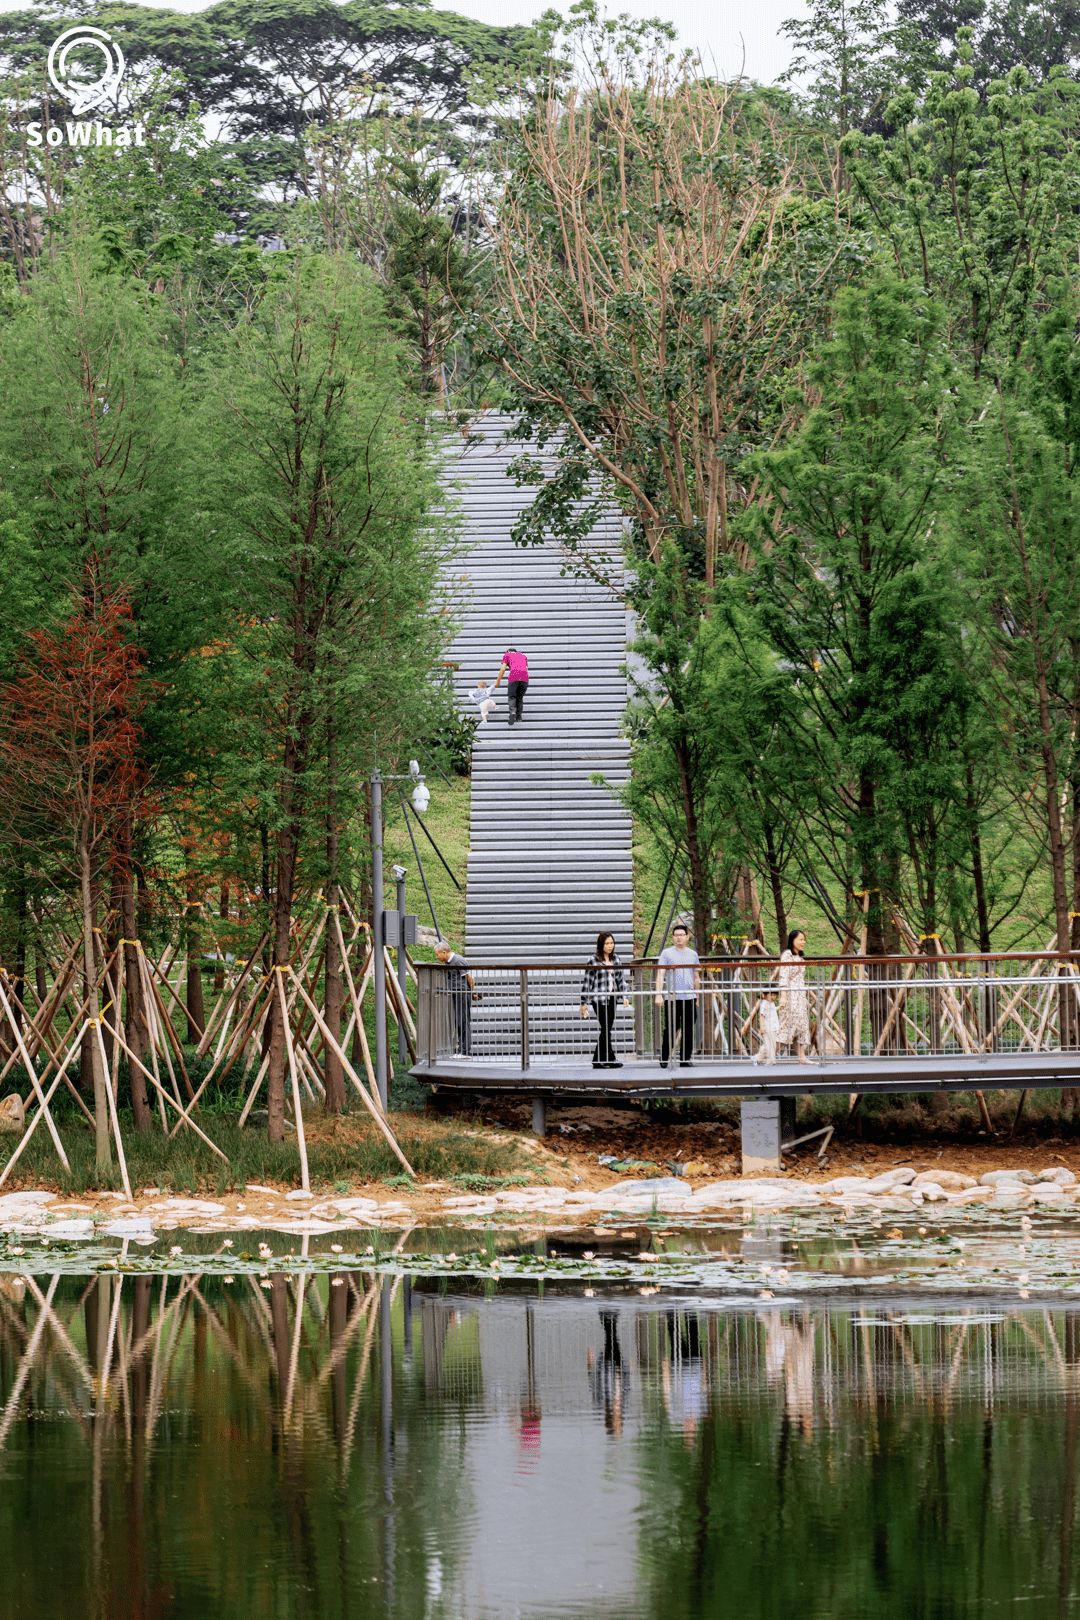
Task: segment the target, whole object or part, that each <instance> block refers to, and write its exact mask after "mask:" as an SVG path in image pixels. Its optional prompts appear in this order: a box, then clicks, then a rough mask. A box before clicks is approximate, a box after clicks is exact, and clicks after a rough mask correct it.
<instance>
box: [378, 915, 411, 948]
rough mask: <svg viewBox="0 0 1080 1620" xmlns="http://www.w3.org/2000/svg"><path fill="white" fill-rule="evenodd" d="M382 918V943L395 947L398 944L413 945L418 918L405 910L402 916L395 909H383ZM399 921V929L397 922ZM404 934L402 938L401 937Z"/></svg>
mask: <svg viewBox="0 0 1080 1620" xmlns="http://www.w3.org/2000/svg"><path fill="white" fill-rule="evenodd" d="M382 918H383V944H384V945H389V946H391V947H392V948H395V949H396V947H397V946H399V945H415V944H416V929H417V921H418V919H417V918H416V917H414V916H413V915H412V914H411V913H409V912H406V913H405V915H404V916H402V915H401V914H400V913H399V912H397V911H384V912H383V914H382ZM399 921H400V923H401V928H400V929H399V927H398V923H399ZM402 935H404V938H403V937H402Z"/></svg>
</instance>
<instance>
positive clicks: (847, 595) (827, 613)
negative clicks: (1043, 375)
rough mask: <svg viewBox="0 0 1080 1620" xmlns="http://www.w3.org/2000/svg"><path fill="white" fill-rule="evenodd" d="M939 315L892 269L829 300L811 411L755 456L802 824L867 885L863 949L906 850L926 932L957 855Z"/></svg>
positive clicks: (892, 898) (761, 546)
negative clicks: (798, 766)
mask: <svg viewBox="0 0 1080 1620" xmlns="http://www.w3.org/2000/svg"><path fill="white" fill-rule="evenodd" d="M943 325H944V321H943V314H942V311H941V310H940V308H938V307H936V306H935V305H934V304H932V303H931V302H929V301H928V300H927V299H926V297H925V295H924V294H923V293H922V291H921V290H920V289H918V288H913V287H912V286H911V285H910V284H905V283H901V282H898V281H897V280H896V279H895V278H894V277H892V276H890V275H887V274H882V275H879V276H877V277H875V278H874V279H873V280H872V281H871V282H870V283H869V285H868V286H867V287H866V288H861V289H850V290H848V291H845V292H843V293H841V294H840V296H839V298H838V300H837V304H836V312H835V330H834V333H833V336H832V337H831V338H830V340H829V341H828V343H827V344H825V345H824V346H823V348H822V350H821V352H820V354H819V356H818V358H817V359H816V361H815V364H814V367H813V380H814V383H815V385H816V388H817V389H818V391H819V395H820V404H819V405H818V406H817V408H816V409H815V410H814V411H813V412H812V413H811V414H810V416H809V417H808V419H807V421H806V423H805V424H804V425H803V427H802V428H801V429H800V430H799V432H798V433H797V434H795V435H794V436H793V438H792V439H791V442H790V443H789V444H788V445H786V446H785V447H783V448H781V449H777V450H773V451H770V452H767V453H763V454H761V455H760V456H759V457H757V458H755V460H754V461H753V462H752V467H753V470H754V471H755V472H756V473H757V474H758V476H760V478H761V479H762V482H763V485H764V489H765V493H766V496H767V504H763V505H762V507H761V508H759V509H758V513H757V515H756V545H757V563H756V568H755V571H754V590H755V593H756V595H757V597H758V602H759V612H760V614H761V619H762V623H763V625H764V627H765V630H766V632H767V634H768V636H769V638H770V640H771V642H772V645H773V646H774V647H775V648H776V650H777V653H778V654H779V655H780V657H781V658H783V659H784V660H785V661H786V663H787V664H788V665H789V666H790V668H791V669H792V671H793V672H794V674H795V675H796V677H797V679H798V686H799V697H800V703H801V711H802V712H801V723H800V727H799V733H798V735H799V742H800V746H801V748H802V750H803V751H804V752H805V754H806V755H807V757H812V759H813V762H814V764H813V771H812V773H810V774H811V776H812V779H813V781H814V783H815V784H816V789H815V798H814V805H813V812H812V814H807V813H806V810H805V809H804V812H803V818H802V819H803V824H804V829H805V831H806V832H807V834H808V835H809V837H810V839H811V841H812V842H813V844H814V845H815V847H816V848H817V849H818V850H819V851H820V852H822V853H823V854H824V855H825V857H826V858H827V859H828V860H829V864H830V866H831V869H832V872H833V875H834V877H835V878H836V879H837V880H838V881H839V882H840V883H841V884H842V886H843V887H844V889H845V890H846V892H847V895H848V898H849V903H851V902H852V901H853V898H854V892H855V891H856V889H858V890H861V891H863V892H866V891H870V894H871V897H872V898H871V904H870V908H869V912H868V920H869V927H870V936H869V939H870V947H871V950H876V951H880V950H881V949H882V948H883V946H884V944H885V934H886V929H887V927H888V919H889V915H890V907H891V905H892V904H895V903H897V902H899V901H900V900H901V898H902V894H901V890H902V877H901V870H902V866H903V863H904V861H905V859H906V858H907V857H908V856H911V857H912V860H913V870H914V872H915V873H916V891H915V892H916V893H917V894H918V896H919V898H920V903H921V905H922V912H921V915H920V916H919V918H918V921H919V922H920V924H921V926H922V930H923V931H925V932H927V933H931V932H935V931H936V929H937V925H938V922H939V920H940V913H941V911H942V909H943V895H942V887H943V885H945V884H946V873H947V869H948V866H949V865H950V864H951V863H952V862H953V861H954V860H955V856H956V850H955V844H954V843H953V842H952V841H951V837H952V830H953V829H954V828H955V825H956V820H957V803H958V799H959V783H958V780H957V757H956V751H957V747H958V744H960V743H962V741H963V736H964V726H963V717H964V711H965V696H964V691H963V683H962V681H961V680H960V679H959V676H958V672H957V664H956V653H957V651H958V643H959V625H958V620H957V619H956V618H955V617H951V616H950V605H951V612H952V613H955V612H956V611H957V609H956V607H955V603H956V592H955V589H954V587H953V586H952V585H951V582H950V571H951V569H952V567H953V558H952V556H951V554H950V550H949V547H948V544H947V542H946V540H945V538H944V536H941V535H939V534H938V533H937V532H936V525H935V513H936V509H937V507H938V504H939V503H940V501H941V500H942V498H943V497H944V496H946V495H947V494H948V487H949V486H948V477H947V470H946V469H947V458H948V454H949V451H950V447H951V445H952V443H953V441H954V438H955V431H956V419H955V406H954V402H953V399H952V396H951V394H950V392H949V384H950V381H951V369H952V368H951V365H950V362H949V359H948V356H947V354H946V352H945V350H944V347H943V342H942V336H943ZM935 600H940V602H941V603H942V604H943V608H942V611H941V612H938V613H936V614H934V615H933V617H932V618H931V620H930V623H929V625H927V623H926V614H927V613H928V611H929V610H930V607H931V604H932V603H933V602H934V601H935ZM920 624H922V625H923V627H924V628H925V629H927V630H928V632H929V633H927V634H925V635H924V634H920ZM944 909H945V912H946V915H947V901H946V903H945V907H944Z"/></svg>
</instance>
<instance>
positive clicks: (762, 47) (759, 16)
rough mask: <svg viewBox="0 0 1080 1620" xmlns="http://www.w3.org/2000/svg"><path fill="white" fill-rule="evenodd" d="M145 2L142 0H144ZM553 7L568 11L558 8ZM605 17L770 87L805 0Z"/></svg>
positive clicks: (479, 6)
mask: <svg viewBox="0 0 1080 1620" xmlns="http://www.w3.org/2000/svg"><path fill="white" fill-rule="evenodd" d="M144 3H146V0H144ZM149 3H150V4H158V3H162V4H165V5H167V6H168V7H169V8H170V9H172V10H174V11H202V10H203V9H204V0H149ZM544 3H545V0H455V3H454V4H452V5H449V6H445V7H441V8H440V9H443V10H447V11H456V12H458V13H459V14H460V15H462V16H465V17H475V18H476V19H477V20H478V21H479V22H486V23H500V24H505V23H527V22H531V21H532V19H533V18H534V17H536V16H538V15H539V14H540V12H541V11H543V10H544ZM555 4H556V8H557V9H559V10H564V11H565V10H566V9H568V8H567V7H565V6H561V5H559V0H555ZM25 5H26V0H0V13H3V12H5V11H19V10H22V9H23V8H24V6H25ZM605 9H606V10H607V13H608V14H609V15H617V14H618V13H619V12H621V11H628V12H630V13H631V15H633V16H635V17H655V16H659V17H663V18H666V19H669V20H670V21H671V22H673V23H674V24H675V27H676V28H677V29H678V32H679V39H680V42H681V43H682V44H683V45H685V46H688V47H690V48H691V49H692V50H697V51H700V52H701V53H702V55H703V56H704V58H705V62H706V65H707V66H714V65H715V68H716V70H717V72H718V73H720V74H723V75H725V76H728V75H733V74H735V73H737V72H738V71H739V69H740V67H742V65H743V60H744V47H745V72H746V74H747V75H748V76H749V77H750V78H752V79H758V80H761V81H762V82H763V83H769V82H770V81H771V80H773V79H775V77H776V75H777V74H778V73H781V72H782V71H783V69H784V68H785V66H786V65H787V57H788V50H787V41H786V40H785V39H783V38H781V37H780V36H779V35H778V33H777V29H778V27H779V25H780V23H781V22H782V21H783V19H784V18H785V17H790V16H799V15H802V14H803V12H804V10H805V5H804V0H753V4H748V3H746V0H610V3H609V4H608V5H607V6H606V8H605ZM0 28H2V25H0Z"/></svg>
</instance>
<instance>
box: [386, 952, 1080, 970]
mask: <svg viewBox="0 0 1080 1620" xmlns="http://www.w3.org/2000/svg"><path fill="white" fill-rule="evenodd" d="M800 960H801V961H802V963H803V965H804V966H805V967H838V966H839V967H867V966H869V965H870V964H873V965H874V966H884V965H886V964H888V963H890V962H898V963H901V964H906V963H911V962H915V963H923V962H925V963H933V964H937V963H945V962H1070V963H1074V964H1076V965H1077V966H1080V950H1076V951H988V952H980V951H965V952H949V953H947V954H945V955H942V956H937V955H928V954H925V953H920V954H904V955H881V956H804V957H801V958H800ZM413 965H414V967H417V968H421V967H425V968H442V969H443V971H444V972H446V973H450V972H453V971H456V972H459V973H460V972H461V969H460V968H458V969H452V968H451V965H450V964H449V963H448V962H414V964H413ZM617 965H618V966H619V967H621V968H622V969H623V970H624V971H626V970H627V969H632V968H657V967H659V966H660V965H661V964H660V962H659V959H658V958H657V957H655V956H647V957H632V958H628V959H626V960H623V961H620V962H619V963H618V964H617ZM785 965H786V964H785V963H784V962H783V961H782V960H781V958H780V957H779V956H703V957H701V958H700V959H699V962H698V966H699V967H703V968H707V967H783V966H785ZM596 966H597V963H596V960H595V958H593V957H590V958H589V959H588V960H586V961H581V962H475V961H473V960H471V959H470V960H469V972H470V973H472V972H476V971H480V972H495V971H498V972H509V971H510V970H513V971H514V972H517V971H519V970H520V971H524V972H526V973H549V972H551V971H552V969H555V968H562V969H566V970H568V971H571V972H577V973H583V972H584V971H585V969H586V968H587V967H596ZM665 971H669V972H670V971H671V969H670V967H668V968H667V969H665Z"/></svg>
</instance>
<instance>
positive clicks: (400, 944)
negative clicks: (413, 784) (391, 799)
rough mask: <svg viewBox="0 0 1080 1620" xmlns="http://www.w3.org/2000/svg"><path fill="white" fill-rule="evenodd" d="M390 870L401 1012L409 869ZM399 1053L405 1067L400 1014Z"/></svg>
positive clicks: (402, 1026) (404, 974)
mask: <svg viewBox="0 0 1080 1620" xmlns="http://www.w3.org/2000/svg"><path fill="white" fill-rule="evenodd" d="M390 870H391V871H392V872H393V874H394V882H395V883H396V884H397V927H398V935H397V982H398V989H399V990H400V991H401V994H400V996H399V997H398V1012H399V1014H400V1012H401V1009H402V1007H404V1005H405V984H406V972H405V879H406V878H407V877H408V875H409V869H408V867H406V866H393V867H391V868H390ZM397 1055H398V1062H399V1063H400V1064H401V1066H402V1068H404V1067H405V1063H406V1060H407V1059H408V1056H409V1048H408V1046H407V1045H406V1044H405V1019H404V1018H403V1017H400V1016H399V1018H398V1027H397Z"/></svg>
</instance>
